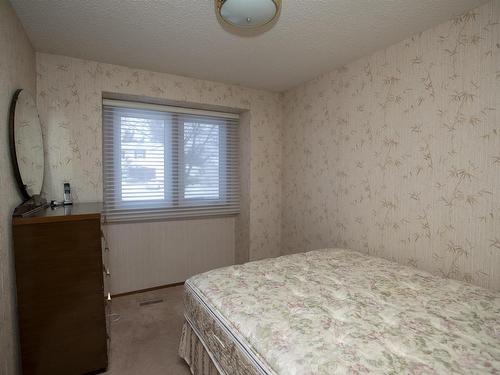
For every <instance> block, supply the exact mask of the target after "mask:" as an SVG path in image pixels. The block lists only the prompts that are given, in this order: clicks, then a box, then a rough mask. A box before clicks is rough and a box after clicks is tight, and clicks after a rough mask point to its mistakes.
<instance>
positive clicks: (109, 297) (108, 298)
mask: <svg viewBox="0 0 500 375" xmlns="http://www.w3.org/2000/svg"><path fill="white" fill-rule="evenodd" d="M106 300H107V301H111V293H109V292H108V296H107V297H106Z"/></svg>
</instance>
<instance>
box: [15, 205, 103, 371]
mask: <svg viewBox="0 0 500 375" xmlns="http://www.w3.org/2000/svg"><path fill="white" fill-rule="evenodd" d="M12 223H13V238H14V258H15V268H16V281H17V306H18V322H19V334H20V343H21V361H22V369H23V375H32V374H50V375H58V374H64V375H73V374H74V375H80V374H87V373H98V372H101V371H104V370H105V369H106V368H107V364H108V338H109V334H108V328H107V327H108V326H109V325H108V324H107V318H106V316H107V315H109V314H107V312H106V311H107V303H108V302H107V299H108V298H109V297H108V298H106V294H107V291H106V290H105V288H104V281H105V280H104V279H105V278H106V277H107V276H106V274H109V271H107V268H106V266H105V265H103V251H104V248H105V247H106V246H105V245H104V246H103V242H102V241H103V231H102V230H101V205H100V204H97V203H95V204H94V203H84V204H75V205H73V206H66V207H60V208H56V209H51V208H48V209H45V210H43V211H40V212H38V213H36V214H34V215H31V216H28V217H22V218H20V217H14V218H13V220H12Z"/></svg>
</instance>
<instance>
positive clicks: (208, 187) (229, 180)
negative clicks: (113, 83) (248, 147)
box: [103, 99, 239, 222]
mask: <svg viewBox="0 0 500 375" xmlns="http://www.w3.org/2000/svg"><path fill="white" fill-rule="evenodd" d="M238 138H239V137H238V115H235V114H230V113H220V112H211V111H201V110H194V109H193V110H191V109H186V108H180V107H167V106H161V105H154V104H143V103H135V102H124V101H117V100H108V99H104V100H103V174H104V211H105V215H106V220H107V221H110V222H113V221H132V220H154V219H166V218H177V217H193V216H194V217H196V216H208V215H210V216H211V215H227V214H236V213H238V212H239V168H238V167H239V161H238V156H239V150H238V147H239V145H238Z"/></svg>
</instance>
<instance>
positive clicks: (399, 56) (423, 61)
mask: <svg viewBox="0 0 500 375" xmlns="http://www.w3.org/2000/svg"><path fill="white" fill-rule="evenodd" d="M284 102H285V103H284V108H285V110H284V113H285V115H284V116H285V118H284V126H283V129H284V146H283V147H284V152H283V157H284V158H283V175H284V176H283V183H282V186H283V214H282V218H283V229H282V233H283V247H284V252H285V253H290V252H296V251H303V250H305V249H314V248H322V247H335V246H338V247H348V248H351V249H355V250H360V251H364V252H365V253H369V254H374V255H379V256H382V257H385V258H390V259H392V260H396V261H399V262H401V263H405V264H410V265H413V266H415V267H419V268H423V269H425V270H429V271H431V272H433V273H435V274H440V275H443V276H445V277H451V278H455V279H460V280H465V281H468V282H472V283H474V284H478V285H481V286H485V287H490V288H493V289H497V290H498V289H500V113H499V108H500V105H499V104H500V2H499V1H492V2H490V3H487V4H485V5H483V6H482V7H480V8H477V9H475V10H472V11H470V12H468V13H466V14H463V15H461V16H460V17H457V18H455V19H453V20H451V21H449V22H446V23H444V24H442V25H440V26H438V27H435V28H433V29H430V30H427V31H425V32H422V33H421V34H419V35H416V36H414V37H412V38H409V39H407V40H404V41H402V42H400V43H398V44H396V45H394V46H391V47H389V48H387V49H385V50H381V51H378V52H376V53H374V54H373V55H371V56H369V57H366V58H362V59H360V60H358V61H355V62H353V63H351V64H349V65H347V66H345V67H343V68H341V69H338V70H337V71H334V72H332V73H329V74H325V75H323V76H321V77H318V78H317V79H315V80H313V81H311V82H308V83H306V84H304V85H301V86H300V87H298V88H296V89H294V90H292V91H290V92H287V93H286V95H285V99H284Z"/></svg>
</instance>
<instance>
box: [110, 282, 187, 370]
mask: <svg viewBox="0 0 500 375" xmlns="http://www.w3.org/2000/svg"><path fill="white" fill-rule="evenodd" d="M183 288H184V287H183V286H178V287H172V288H165V289H159V290H156V291H152V292H145V293H140V294H134V295H129V296H124V297H117V298H114V299H113V301H112V312H113V313H114V314H119V317H118V316H116V317H114V318H115V319H116V321H114V322H112V323H111V353H110V358H109V369H108V371H107V372H106V373H105V374H107V375H110V374H112V375H139V374H140V375H157V374H158V375H159V374H162V375H177V374H179V375H188V374H190V371H189V368H188V366H187V365H186V364H185V362H184V361H183V360H182V359H180V358H179V357H178V356H177V348H178V345H179V338H180V334H181V328H182V323H183V315H182V314H183V305H182V296H183V290H184V289H183ZM159 299H161V300H163V301H162V302H159V303H151V304H146V305H142V306H141V303H144V302H146V303H148V302H152V301H154V300H159ZM112 318H113V317H112Z"/></svg>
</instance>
